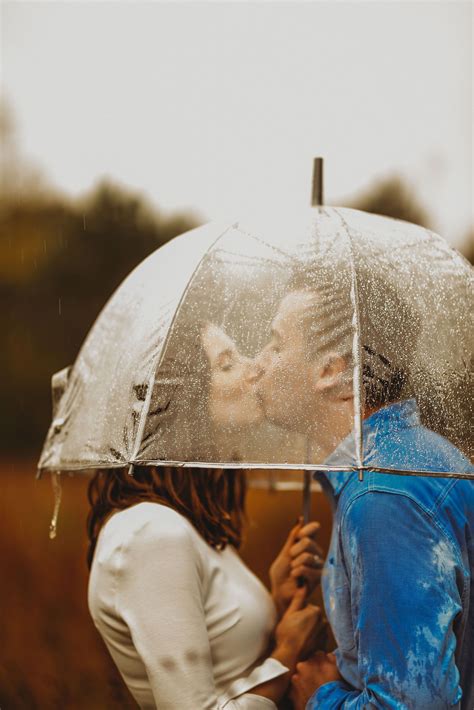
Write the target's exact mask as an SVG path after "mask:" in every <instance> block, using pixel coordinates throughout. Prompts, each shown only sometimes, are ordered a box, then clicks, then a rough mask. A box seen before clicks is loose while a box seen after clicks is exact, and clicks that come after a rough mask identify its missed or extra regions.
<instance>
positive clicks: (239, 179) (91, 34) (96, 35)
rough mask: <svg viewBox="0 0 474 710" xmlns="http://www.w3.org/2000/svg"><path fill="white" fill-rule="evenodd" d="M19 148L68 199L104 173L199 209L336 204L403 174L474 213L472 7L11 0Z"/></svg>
mask: <svg viewBox="0 0 474 710" xmlns="http://www.w3.org/2000/svg"><path fill="white" fill-rule="evenodd" d="M2 33H3V42H2V45H3V50H2V64H3V83H4V92H5V96H6V98H7V101H8V103H9V105H10V107H11V109H12V110H13V112H14V115H15V117H16V119H17V124H18V138H19V142H20V145H21V149H22V153H23V154H25V156H27V157H28V158H31V159H32V160H34V161H35V162H37V163H38V164H39V165H40V166H42V167H43V168H44V170H45V172H46V174H47V175H48V177H49V179H50V180H51V181H52V182H53V183H54V184H55V185H57V186H59V187H61V188H62V189H65V190H66V191H68V192H70V193H71V194H79V193H81V192H83V191H85V190H87V189H89V188H90V187H91V186H92V185H93V184H94V183H95V182H96V181H97V180H98V179H99V178H100V177H101V176H104V175H109V176H112V177H113V178H115V179H116V180H118V181H119V182H121V183H123V184H126V185H128V186H130V187H133V188H138V189H142V190H144V191H145V192H146V193H147V195H148V196H149V197H150V199H151V200H152V201H153V202H154V203H155V204H156V205H158V206H161V207H162V208H164V209H175V208H195V209H196V210H197V211H198V212H199V213H200V214H201V215H202V216H203V218H204V219H208V218H209V219H213V218H221V217H224V216H227V215H229V214H231V215H233V216H237V215H238V214H239V213H240V211H247V210H248V209H250V208H252V207H254V206H255V205H260V206H263V207H265V208H271V206H272V205H274V204H279V203H281V202H283V201H285V202H287V203H289V204H295V205H296V204H307V202H308V199H309V193H310V181H311V162H312V157H313V156H314V155H323V156H324V157H325V161H326V166H325V182H326V198H327V200H328V201H330V202H337V203H340V204H342V203H343V202H344V199H348V198H350V197H352V196H353V195H354V194H356V193H357V192H358V191H360V190H362V189H364V188H365V187H367V186H369V185H370V184H371V183H372V182H373V181H374V180H376V179H377V178H379V177H382V176H385V175H388V174H391V173H393V172H397V173H400V174H402V175H404V176H406V178H407V179H408V180H409V182H410V184H411V185H412V186H413V188H414V190H415V192H416V194H417V195H418V196H419V197H420V199H421V201H422V202H423V204H424V205H425V206H426V207H427V209H428V210H429V212H430V214H431V215H432V218H433V222H434V226H435V228H436V229H437V230H438V231H440V232H441V233H442V234H443V235H444V236H446V237H447V238H448V239H449V240H450V241H452V242H456V241H457V239H459V237H461V236H463V235H464V234H465V232H466V231H467V229H468V227H469V225H470V223H472V213H471V209H472V208H471V193H472V158H473V153H472V56H471V55H472V5H471V3H470V2H457V1H456V0H453V1H449V2H436V3H432V2H388V3H382V2H349V3H346V2H334V1H332V2H328V3H326V2H295V1H293V2H291V3H283V2H261V3H257V2H235V3H229V2H224V1H221V2H208V3H201V2H191V3H182V2H170V3H164V2H154V3H140V2H133V3H117V2H102V3H98V2H91V3H86V2H61V3H53V2H50V3H43V2H34V3H27V2H10V3H6V2H4V3H3V23H2Z"/></svg>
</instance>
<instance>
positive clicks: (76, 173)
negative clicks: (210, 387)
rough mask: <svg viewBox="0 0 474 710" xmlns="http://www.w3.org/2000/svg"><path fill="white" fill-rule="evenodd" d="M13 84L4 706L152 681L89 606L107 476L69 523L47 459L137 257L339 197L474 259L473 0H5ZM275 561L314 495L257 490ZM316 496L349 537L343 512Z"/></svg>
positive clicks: (260, 530)
mask: <svg viewBox="0 0 474 710" xmlns="http://www.w3.org/2000/svg"><path fill="white" fill-rule="evenodd" d="M0 12H1V14H2V17H1V32H2V36H1V66H2V98H1V102H0V148H1V150H0V168H1V193H0V226H1V229H0V233H1V242H0V292H1V309H0V318H1V319H2V333H3V337H2V348H1V351H0V371H1V377H0V391H1V402H2V406H1V410H0V475H1V484H2V496H1V499H0V500H1V503H0V505H1V518H0V549H1V553H2V559H3V560H4V580H3V583H2V585H1V588H0V604H1V609H2V621H1V622H0V623H1V626H0V628H1V636H2V644H1V649H0V706H1V707H2V708H3V709H6V708H28V709H33V708H41V709H43V708H88V709H89V708H119V707H120V708H123V707H133V706H134V705H133V702H132V700H131V698H130V696H129V695H128V693H127V690H126V689H125V687H124V686H123V684H122V682H121V680H120V677H119V676H118V674H117V672H116V671H115V669H114V666H113V664H112V662H111V661H110V660H109V658H108V655H107V652H106V651H105V647H104V646H103V645H102V642H101V640H100V638H99V637H98V635H97V633H96V632H95V629H94V627H93V625H92V622H91V621H90V620H89V617H88V612H87V605H86V588H87V569H86V563H85V552H86V536H85V518H86V515H87V499H86V489H87V478H86V477H84V476H83V477H81V476H76V477H67V478H66V480H65V481H64V482H63V505H62V508H61V512H60V518H59V528H58V537H57V538H56V539H55V540H49V538H48V526H49V520H50V518H51V513H52V507H53V499H52V493H51V487H50V483H49V480H48V477H47V476H45V477H44V480H41V481H35V478H34V476H35V465H36V462H37V460H38V457H39V452H40V449H41V445H42V442H43V439H44V437H45V434H46V431H47V428H48V425H49V421H50V412H51V398H50V378H51V375H52V374H53V373H54V372H56V371H57V370H59V369H61V368H63V367H65V366H66V365H69V364H71V363H72V362H73V361H74V359H75V357H76V355H77V352H78V350H79V348H80V346H81V343H82V341H83V339H84V337H85V335H86V334H87V332H88V330H89V328H90V327H91V325H92V323H93V321H94V319H95V318H96V317H97V315H98V313H99V311H100V310H101V308H102V307H103V305H104V303H105V302H106V300H107V299H108V298H109V296H110V295H111V294H112V292H113V291H114V289H115V288H116V287H117V286H118V285H119V283H120V282H121V281H122V279H123V278H124V277H125V276H126V274H127V273H128V272H129V271H130V270H131V269H132V268H133V267H134V266H135V265H136V264H138V263H139V262H140V261H141V260H142V259H143V258H144V257H145V256H146V255H148V254H149V253H150V252H152V251H154V250H155V249H156V248H158V247H159V246H160V245H161V244H164V243H165V242H166V241H168V240H169V239H171V238H172V237H174V236H176V235H177V234H180V233H182V232H183V231H186V230H187V229H190V228H191V227H193V226H196V225H198V224H202V223H204V222H207V221H209V220H211V219H226V218H229V217H236V216H239V215H241V214H243V213H247V212H248V211H251V210H254V209H255V208H258V209H259V210H263V211H265V210H269V211H271V210H272V209H273V207H274V205H277V204H279V203H281V202H282V201H283V202H286V203H288V204H289V205H294V206H295V207H296V206H298V205H301V206H306V205H307V204H308V203H309V199H310V187H311V170H312V158H313V156H316V155H322V156H324V158H325V193H326V194H325V199H326V202H327V203H328V204H339V205H344V206H350V207H356V208H359V209H364V210H367V211H373V212H377V213H380V214H386V215H390V216H393V217H398V218H401V219H406V220H409V221H412V222H416V223H418V224H422V225H425V226H428V227H430V228H432V229H433V230H434V231H436V232H438V233H440V234H441V235H442V236H444V237H445V238H446V239H447V240H448V242H449V243H450V244H451V245H452V246H453V247H455V248H457V249H459V250H460V251H461V252H462V253H463V254H464V255H465V256H466V257H467V258H468V259H469V260H470V261H471V262H472V261H473V258H474V232H473V224H474V220H473V215H472V204H471V195H472V108H471V107H472V64H471V52H472V4H471V3H470V2H456V1H454V2H434V3H432V2H403V3H398V2H376V1H374V2H291V3H285V2H276V1H274V2H245V3H241V2H226V1H224V0H222V1H221V2H208V3H202V2H192V3H184V2H174V3H166V2H148V3H141V2H135V3H125V2H123V3H117V2H109V1H106V2H80V1H79V2H70V3H61V2H31V3H29V2H4V3H3V4H2V5H1V6H0ZM248 508H249V527H248V533H247V540H246V543H245V547H244V549H243V556H244V558H245V559H246V560H247V562H248V563H249V564H250V566H251V567H252V569H254V570H255V571H256V573H257V574H258V575H259V576H260V577H261V578H262V579H263V580H264V581H267V569H268V565H269V564H270V562H271V560H272V559H273V557H274V556H275V555H276V554H277V551H278V549H279V547H280V545H281V544H282V543H283V541H284V539H285V537H286V535H287V532H288V529H289V527H290V526H292V525H293V524H294V521H295V518H296V516H297V515H298V514H299V512H300V494H299V493H298V492H295V491H281V490H280V491H268V490H266V489H265V488H264V489H252V490H251V491H250V493H249V497H248ZM313 511H314V515H315V516H316V517H317V518H319V519H320V520H321V521H322V523H323V526H322V527H323V530H322V533H321V543H322V545H323V546H327V542H328V539H329V534H330V524H331V521H330V512H329V509H328V506H327V504H326V503H325V501H324V499H323V498H322V496H321V494H320V493H319V492H317V491H315V492H314V494H313Z"/></svg>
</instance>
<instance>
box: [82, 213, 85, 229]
mask: <svg viewBox="0 0 474 710" xmlns="http://www.w3.org/2000/svg"><path fill="white" fill-rule="evenodd" d="M82 224H83V227H84V232H85V231H86V215H85V214H83V215H82Z"/></svg>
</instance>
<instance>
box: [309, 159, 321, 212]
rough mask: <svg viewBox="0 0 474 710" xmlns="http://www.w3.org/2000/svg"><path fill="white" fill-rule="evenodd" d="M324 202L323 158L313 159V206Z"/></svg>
mask: <svg viewBox="0 0 474 710" xmlns="http://www.w3.org/2000/svg"><path fill="white" fill-rule="evenodd" d="M322 204H324V191H323V159H322V158H314V159H313V192H312V195H311V206H312V207H319V206H320V205H322Z"/></svg>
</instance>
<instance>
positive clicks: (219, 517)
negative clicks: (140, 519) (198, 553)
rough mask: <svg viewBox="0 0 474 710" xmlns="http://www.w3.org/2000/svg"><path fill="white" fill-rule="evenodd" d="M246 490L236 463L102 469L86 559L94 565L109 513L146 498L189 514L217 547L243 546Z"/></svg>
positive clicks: (92, 495)
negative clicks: (214, 466) (229, 466)
mask: <svg viewBox="0 0 474 710" xmlns="http://www.w3.org/2000/svg"><path fill="white" fill-rule="evenodd" d="M245 492H246V486H245V474H244V472H243V471H240V470H236V469H227V470H223V469H212V468H174V467H172V466H163V467H161V466H149V467H147V466H135V467H134V469H133V476H132V475H130V474H129V473H128V471H127V470H126V469H119V468H110V469H105V470H102V471H101V470H98V471H96V473H95V475H94V476H93V478H92V479H91V481H90V483H89V487H88V492H87V494H88V499H89V503H90V506H91V508H90V511H89V515H88V517H87V534H88V537H89V549H88V552H87V564H88V566H89V568H90V567H91V565H92V559H93V556H94V550H95V546H96V543H97V537H98V535H99V532H100V529H101V527H102V525H103V524H104V522H105V520H106V519H107V517H108V516H109V515H110V513H112V512H113V511H117V510H124V509H125V508H129V507H130V506H132V505H135V504H137V503H142V502H145V501H148V502H155V503H161V504H162V505H166V506H168V507H170V508H173V509H174V510H176V511H177V512H178V513H181V515H184V517H185V518H187V519H188V520H189V522H190V523H191V524H192V525H193V526H194V527H195V529H196V530H197V532H198V533H200V534H201V535H202V537H203V538H204V539H205V540H206V542H207V543H209V545H211V546H212V547H214V548H216V549H224V548H225V547H226V545H228V544H230V545H233V546H234V547H236V548H238V547H240V545H241V542H242V526H243V521H244V516H245Z"/></svg>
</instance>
